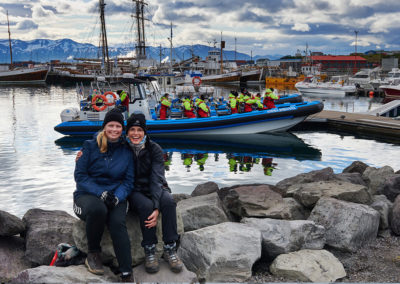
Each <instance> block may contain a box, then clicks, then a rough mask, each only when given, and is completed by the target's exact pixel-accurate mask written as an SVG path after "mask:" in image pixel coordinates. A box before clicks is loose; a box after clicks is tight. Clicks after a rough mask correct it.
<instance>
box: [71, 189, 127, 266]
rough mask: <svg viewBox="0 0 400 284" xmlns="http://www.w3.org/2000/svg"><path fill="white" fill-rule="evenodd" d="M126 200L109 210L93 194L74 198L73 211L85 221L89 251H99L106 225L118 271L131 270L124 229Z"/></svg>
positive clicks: (125, 230)
mask: <svg viewBox="0 0 400 284" xmlns="http://www.w3.org/2000/svg"><path fill="white" fill-rule="evenodd" d="M126 211H127V202H126V201H123V202H120V203H119V204H118V205H117V206H116V207H114V208H113V209H111V210H109V209H108V208H107V206H106V205H105V204H104V202H103V201H102V200H101V199H100V198H98V197H96V196H94V195H81V196H79V197H78V198H77V199H76V200H74V212H75V214H76V215H77V216H78V217H79V218H80V219H81V220H83V221H85V222H86V236H87V241H88V251H89V252H101V246H100V242H101V238H102V236H103V232H104V227H105V225H107V228H108V230H109V231H110V235H111V239H112V242H113V246H114V251H115V255H116V257H117V260H118V264H119V269H120V272H131V270H132V256H131V243H130V241H129V236H128V231H127V229H126Z"/></svg>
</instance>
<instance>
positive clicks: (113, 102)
mask: <svg viewBox="0 0 400 284" xmlns="http://www.w3.org/2000/svg"><path fill="white" fill-rule="evenodd" d="M107 95H112V96H113V98H114V100H113V101H110V102H108V100H107V102H106V103H104V104H105V105H107V106H112V105H114V104H115V102H116V101H117V95H116V94H114V93H113V92H111V91H108V92H105V93H104V94H103V96H105V97H107Z"/></svg>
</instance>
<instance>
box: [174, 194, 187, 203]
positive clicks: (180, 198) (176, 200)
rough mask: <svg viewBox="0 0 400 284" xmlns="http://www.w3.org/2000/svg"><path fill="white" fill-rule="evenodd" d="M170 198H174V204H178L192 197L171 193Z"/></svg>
mask: <svg viewBox="0 0 400 284" xmlns="http://www.w3.org/2000/svg"><path fill="white" fill-rule="evenodd" d="M172 197H173V198H174V200H175V202H176V203H178V202H179V201H181V200H184V199H188V198H190V197H192V196H191V195H190V194H186V193H173V194H172Z"/></svg>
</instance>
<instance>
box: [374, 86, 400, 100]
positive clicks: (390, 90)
mask: <svg viewBox="0 0 400 284" xmlns="http://www.w3.org/2000/svg"><path fill="white" fill-rule="evenodd" d="M379 88H380V89H381V90H382V91H384V92H385V99H384V102H390V101H393V100H400V85H393V86H391V85H386V86H385V85H383V86H380V87H379Z"/></svg>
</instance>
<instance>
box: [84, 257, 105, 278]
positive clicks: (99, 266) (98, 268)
mask: <svg viewBox="0 0 400 284" xmlns="http://www.w3.org/2000/svg"><path fill="white" fill-rule="evenodd" d="M85 265H86V267H87V269H88V270H89V272H91V273H93V274H97V275H103V274H104V269H103V262H102V261H101V255H100V252H89V253H88V255H87V257H86V260H85Z"/></svg>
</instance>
